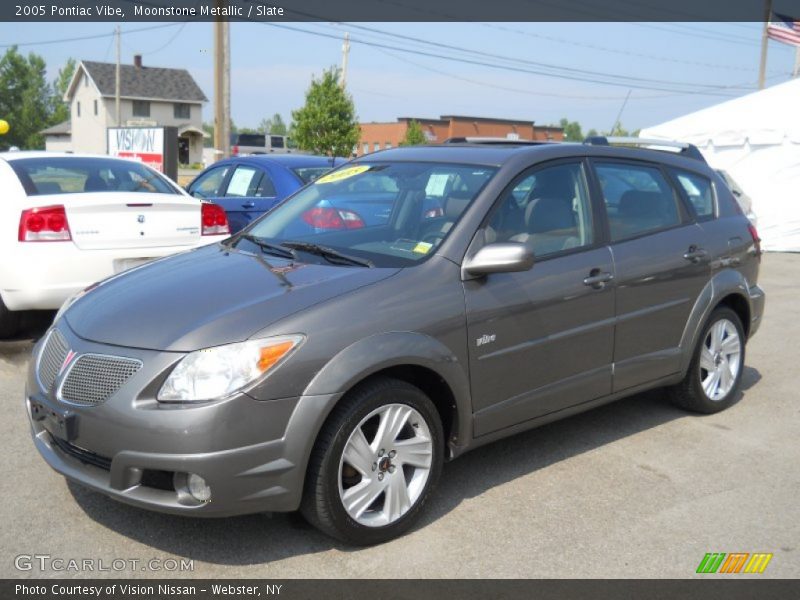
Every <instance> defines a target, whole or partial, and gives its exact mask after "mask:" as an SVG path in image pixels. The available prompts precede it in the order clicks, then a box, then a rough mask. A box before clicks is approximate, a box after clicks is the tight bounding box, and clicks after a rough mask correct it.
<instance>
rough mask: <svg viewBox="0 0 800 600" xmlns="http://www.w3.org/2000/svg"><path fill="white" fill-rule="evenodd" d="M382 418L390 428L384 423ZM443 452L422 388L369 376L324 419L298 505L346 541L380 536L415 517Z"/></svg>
mask: <svg viewBox="0 0 800 600" xmlns="http://www.w3.org/2000/svg"><path fill="white" fill-rule="evenodd" d="M401 423H404V425H402V426H400V424H401ZM388 424H394V428H387V429H383V427H385V426H387V425H388ZM382 432H385V434H384V435H381V433H382ZM395 432H398V433H396V434H395ZM379 439H380V440H382V441H379ZM443 456H444V443H443V433H442V423H441V419H440V418H439V413H438V412H437V411H436V408H435V407H434V405H433V403H432V402H431V401H430V399H429V398H428V397H427V396H426V395H425V394H424V393H423V392H422V391H421V390H419V389H418V388H416V387H414V386H413V385H410V384H408V383H406V382H404V381H399V380H396V379H389V378H379V379H373V380H370V381H367V382H366V383H364V384H362V385H360V386H357V387H356V388H354V389H353V390H352V391H351V392H350V393H349V394H348V395H347V396H345V398H344V399H343V400H342V401H341V402H340V403H339V404H338V405H337V406H336V407H335V408H334V409H333V412H332V413H331V415H330V416H329V417H328V420H327V422H326V423H325V425H324V426H323V428H322V431H321V432H320V434H319V436H318V438H317V441H316V443H315V445H314V449H313V451H312V454H311V458H310V460H309V465H308V470H307V472H306V482H305V488H304V493H303V500H302V502H301V506H300V511H301V513H302V514H303V516H304V517H305V518H306V520H307V521H308V522H309V523H311V524H312V525H314V526H315V527H317V528H318V529H320V530H321V531H323V532H324V533H327V534H328V535H330V536H332V537H334V538H336V539H338V540H341V541H343V542H346V543H348V544H353V545H357V546H367V545H372V544H380V543H383V542H385V541H388V540H390V539H392V538H395V537H398V536H400V535H402V534H403V533H405V532H406V531H408V529H409V528H410V527H411V526H412V525H413V524H414V522H415V521H416V520H417V519H418V518H419V515H420V513H421V511H422V509H423V507H424V505H425V503H426V502H427V500H428V498H429V497H430V495H431V493H432V492H433V490H434V488H435V487H436V483H437V481H438V479H439V475H440V473H441V470H442V463H443ZM404 491H405V493H404Z"/></svg>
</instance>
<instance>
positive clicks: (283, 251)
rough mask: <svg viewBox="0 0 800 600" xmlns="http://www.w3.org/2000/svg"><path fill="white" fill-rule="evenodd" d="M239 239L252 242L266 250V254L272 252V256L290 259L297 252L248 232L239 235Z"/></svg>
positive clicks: (294, 257) (293, 257)
mask: <svg viewBox="0 0 800 600" xmlns="http://www.w3.org/2000/svg"><path fill="white" fill-rule="evenodd" d="M239 239H245V240H247V241H248V242H252V243H254V244H255V245H256V246H258V247H259V248H261V250H262V251H264V252H266V253H267V254H272V255H273V256H280V257H281V258H288V259H290V260H294V259H296V258H297V254H296V253H295V252H294V251H292V250H290V249H287V248H284V247H283V246H279V245H278V244H273V243H271V242H268V241H267V240H265V239H264V238H260V237H258V236H256V235H252V234H250V233H245V234H244V235H242V236H240V238H239Z"/></svg>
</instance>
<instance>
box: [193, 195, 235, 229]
mask: <svg viewBox="0 0 800 600" xmlns="http://www.w3.org/2000/svg"><path fill="white" fill-rule="evenodd" d="M200 215H201V217H200V218H201V221H202V234H203V235H224V234H227V233H230V232H231V228H230V225H228V215H226V214H225V210H224V209H223V208H222V207H221V206H219V205H217V204H212V203H211V202H203V204H202V208H201V209H200Z"/></svg>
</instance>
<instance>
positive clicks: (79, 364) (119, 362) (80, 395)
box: [59, 354, 142, 406]
mask: <svg viewBox="0 0 800 600" xmlns="http://www.w3.org/2000/svg"><path fill="white" fill-rule="evenodd" d="M141 368H142V363H141V361H138V360H135V359H132V358H121V357H118V356H105V355H102V354H84V355H83V356H81V357H80V358H78V359H77V360H76V361H75V363H74V364H73V366H72V368H71V369H70V370H69V372H68V373H67V376H66V378H65V379H64V382H63V383H62V384H61V390H60V393H59V399H60V400H65V401H67V402H71V403H72V404H81V405H85V406H92V405H95V404H100V403H101V402H105V401H106V400H108V399H109V398H110V397H111V396H112V395H113V394H114V393H115V392H116V391H117V390H118V389H119V388H120V387H121V386H122V385H123V384H124V383H125V382H126V381H128V379H130V377H131V376H132V375H133V374H134V373H136V372H137V371H138V370H139V369H141Z"/></svg>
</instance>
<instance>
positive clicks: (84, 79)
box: [83, 73, 89, 87]
mask: <svg viewBox="0 0 800 600" xmlns="http://www.w3.org/2000/svg"><path fill="white" fill-rule="evenodd" d="M88 86H89V77H88V75H86V73H84V74H83V87H88Z"/></svg>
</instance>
